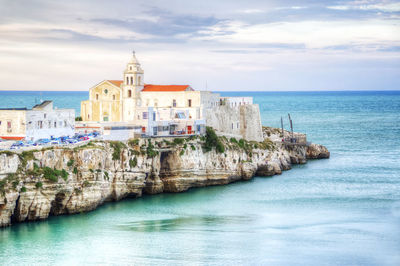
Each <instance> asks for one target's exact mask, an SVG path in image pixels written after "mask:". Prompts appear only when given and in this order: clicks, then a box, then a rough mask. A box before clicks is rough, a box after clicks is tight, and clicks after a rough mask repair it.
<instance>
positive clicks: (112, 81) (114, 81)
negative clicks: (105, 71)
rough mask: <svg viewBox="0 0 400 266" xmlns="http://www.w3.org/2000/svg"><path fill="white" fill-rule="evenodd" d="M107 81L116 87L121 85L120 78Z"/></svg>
mask: <svg viewBox="0 0 400 266" xmlns="http://www.w3.org/2000/svg"><path fill="white" fill-rule="evenodd" d="M108 82H111V83H112V84H114V85H115V86H117V87H121V84H122V82H123V81H122V80H108Z"/></svg>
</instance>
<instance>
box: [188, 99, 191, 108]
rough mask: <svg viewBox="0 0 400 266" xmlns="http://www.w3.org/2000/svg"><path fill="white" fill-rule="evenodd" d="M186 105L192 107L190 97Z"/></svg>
mask: <svg viewBox="0 0 400 266" xmlns="http://www.w3.org/2000/svg"><path fill="white" fill-rule="evenodd" d="M188 106H189V107H192V99H189V100H188Z"/></svg>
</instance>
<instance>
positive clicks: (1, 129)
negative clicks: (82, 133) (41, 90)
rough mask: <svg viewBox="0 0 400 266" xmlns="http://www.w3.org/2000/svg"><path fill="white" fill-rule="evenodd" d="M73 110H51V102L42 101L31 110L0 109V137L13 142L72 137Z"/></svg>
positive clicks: (73, 124) (73, 128)
mask: <svg viewBox="0 0 400 266" xmlns="http://www.w3.org/2000/svg"><path fill="white" fill-rule="evenodd" d="M74 134H75V110H74V109H57V108H53V102H52V101H44V102H43V103H41V104H38V105H35V106H34V107H32V109H26V108H4V109H0V137H1V138H3V139H13V140H20V139H25V140H33V141H34V140H37V139H42V138H51V137H55V138H56V137H61V136H73V135H74Z"/></svg>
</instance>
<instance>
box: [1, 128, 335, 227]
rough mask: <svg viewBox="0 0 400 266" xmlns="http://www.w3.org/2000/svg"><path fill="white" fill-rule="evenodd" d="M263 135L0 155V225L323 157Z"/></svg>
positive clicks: (267, 172) (316, 149)
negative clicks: (251, 139)
mask: <svg viewBox="0 0 400 266" xmlns="http://www.w3.org/2000/svg"><path fill="white" fill-rule="evenodd" d="M269 135H270V136H269V137H268V136H266V138H265V140H264V141H263V142H247V141H244V140H240V141H238V140H236V139H229V140H228V139H227V138H225V137H216V136H214V137H213V138H214V139H210V137H209V136H207V137H192V138H175V139H171V138H170V139H168V138H165V139H140V140H139V139H134V140H131V141H128V142H126V143H122V142H105V141H92V142H89V143H86V144H85V145H82V146H77V147H74V148H65V147H62V148H60V147H58V148H55V147H53V148H45V149H42V150H31V151H25V152H22V153H13V152H1V153H0V226H7V225H10V224H12V223H17V222H24V221H34V220H40V219H46V218H47V217H48V216H49V215H61V214H71V213H79V212H85V211H90V210H94V209H96V207H97V206H99V205H101V204H102V203H104V202H105V201H117V200H120V199H123V198H126V197H140V196H141V195H142V194H143V193H147V194H156V193H162V192H182V191H186V190H188V189H189V188H192V187H202V186H211V185H222V184H228V183H231V182H234V181H238V180H249V179H251V178H252V177H253V176H272V175H275V174H281V173H282V171H284V170H288V169H290V168H291V165H292V164H296V163H306V162H307V159H308V158H313V159H314V158H328V157H329V152H328V150H327V149H326V148H325V147H323V146H321V145H316V144H312V145H309V146H301V145H297V146H285V145H283V144H281V143H279V142H274V141H271V139H274V138H273V137H274V136H273V133H272V135H271V133H270V134H269ZM275 137H276V136H275ZM215 138H216V139H215ZM278 138H279V137H278Z"/></svg>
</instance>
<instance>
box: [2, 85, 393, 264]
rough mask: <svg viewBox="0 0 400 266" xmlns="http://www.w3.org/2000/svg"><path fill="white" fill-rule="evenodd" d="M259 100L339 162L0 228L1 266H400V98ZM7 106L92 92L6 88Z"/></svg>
mask: <svg viewBox="0 0 400 266" xmlns="http://www.w3.org/2000/svg"><path fill="white" fill-rule="evenodd" d="M221 94H222V95H224V96H252V97H254V102H255V103H257V104H259V106H260V111H261V117H262V124H263V125H266V126H272V127H280V119H281V117H282V118H283V121H284V126H285V128H286V129H288V128H289V123H288V114H290V116H291V117H292V120H293V127H294V131H297V132H304V133H306V134H307V137H308V140H310V141H312V142H315V143H320V144H323V145H325V146H326V147H327V148H328V149H329V150H330V152H331V157H330V159H324V160H311V161H309V162H308V163H307V164H305V165H296V166H294V167H293V169H292V170H290V171H285V172H283V173H282V175H277V176H273V177H255V178H254V179H252V180H250V181H245V182H237V183H233V184H230V185H224V186H214V187H206V188H198V189H190V190H189V191H188V192H185V193H178V194H160V195H152V196H148V195H145V196H143V197H142V198H138V199H125V200H122V201H120V202H110V203H106V204H104V205H103V206H101V207H99V208H98V209H97V210H95V211H92V212H88V213H81V214H76V215H64V216H56V217H50V218H49V219H48V220H45V221H40V222H29V223H21V224H15V225H13V226H11V227H8V228H4V229H0V264H1V265H36V264H43V265H77V264H80V265H87V264H98V265H102V264H111V265H400V91H344V92H343V91H329V92H221ZM0 97H1V99H2V101H0V107H28V108H30V107H32V106H33V105H34V104H35V103H39V102H40V100H49V99H50V100H53V101H54V103H55V106H57V107H58V108H75V109H76V113H77V115H78V114H79V108H80V107H79V106H80V101H81V100H85V99H87V98H88V93H87V92H10V91H1V92H0Z"/></svg>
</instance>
